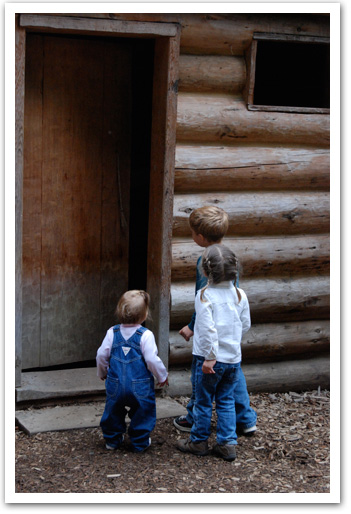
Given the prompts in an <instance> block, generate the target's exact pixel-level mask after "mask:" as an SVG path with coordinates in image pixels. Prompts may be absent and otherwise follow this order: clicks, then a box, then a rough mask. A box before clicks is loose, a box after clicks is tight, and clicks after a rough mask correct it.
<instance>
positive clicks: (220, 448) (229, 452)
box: [212, 444, 236, 462]
mask: <svg viewBox="0 0 351 514" xmlns="http://www.w3.org/2000/svg"><path fill="white" fill-rule="evenodd" d="M235 446H236V445H235V444H215V445H214V447H213V448H212V453H214V454H215V455H217V457H221V458H222V459H224V460H227V461H228V462H231V461H233V460H235V458H236V451H235Z"/></svg>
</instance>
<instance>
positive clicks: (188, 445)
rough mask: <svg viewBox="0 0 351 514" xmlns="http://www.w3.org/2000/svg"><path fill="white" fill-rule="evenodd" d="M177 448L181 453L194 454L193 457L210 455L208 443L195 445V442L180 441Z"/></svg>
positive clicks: (188, 440)
mask: <svg viewBox="0 0 351 514" xmlns="http://www.w3.org/2000/svg"><path fill="white" fill-rule="evenodd" d="M177 448H178V450H180V451H181V452H184V453H192V454H193V455H201V456H204V455H208V454H209V448H208V444H207V441H201V442H199V443H194V442H193V441H190V439H179V441H178V442H177Z"/></svg>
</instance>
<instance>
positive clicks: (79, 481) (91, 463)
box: [16, 390, 330, 494]
mask: <svg viewBox="0 0 351 514" xmlns="http://www.w3.org/2000/svg"><path fill="white" fill-rule="evenodd" d="M329 399H330V395H329V391H319V390H318V391H308V392H305V393H294V392H291V393H289V394H288V393H284V394H278V393H275V394H252V395H251V404H252V406H253V407H254V408H255V410H256V411H257V414H258V422H257V427H258V430H257V432H256V434H255V435H254V436H253V437H250V438H249V437H243V436H241V437H239V438H238V447H237V458H236V460H235V461H233V462H225V461H223V460H222V459H220V458H217V457H215V456H213V455H211V454H210V455H208V456H206V457H197V456H194V455H191V454H184V453H181V452H180V451H178V450H177V449H176V447H175V445H176V442H177V440H178V439H180V438H184V437H187V434H184V433H181V432H179V431H178V430H177V429H176V428H175V427H174V426H173V420H172V419H163V420H158V421H157V424H156V428H155V430H154V432H153V433H152V445H151V447H150V448H149V449H148V450H147V451H146V452H145V453H142V454H134V453H131V452H130V451H129V450H128V446H127V445H126V446H125V447H123V448H122V449H120V450H117V451H115V452H111V451H108V450H106V449H105V447H104V443H103V438H102V435H101V431H100V429H98V428H94V429H81V430H71V431H65V432H47V433H41V434H38V435H35V436H32V437H29V436H27V435H26V434H25V433H23V432H21V431H19V430H18V428H17V427H16V492H17V493H160V494H162V493H328V492H329V483H330V481H329V478H330V475H329V473H330V470H329V442H330V441H329ZM177 400H178V401H179V402H180V403H182V404H183V405H186V403H187V400H188V399H187V398H184V397H182V398H177ZM214 431H215V415H214V416H213V434H212V435H211V438H210V441H209V442H210V445H211V444H213V443H214V442H215V435H214Z"/></svg>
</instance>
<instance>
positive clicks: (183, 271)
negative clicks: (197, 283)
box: [172, 234, 330, 281]
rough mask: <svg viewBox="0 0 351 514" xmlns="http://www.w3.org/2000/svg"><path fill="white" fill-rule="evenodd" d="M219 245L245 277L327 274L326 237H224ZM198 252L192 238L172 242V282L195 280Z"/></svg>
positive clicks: (198, 249) (328, 251)
mask: <svg viewBox="0 0 351 514" xmlns="http://www.w3.org/2000/svg"><path fill="white" fill-rule="evenodd" d="M223 243H224V244H225V245H226V246H228V247H229V248H230V249H231V250H232V251H233V252H234V253H235V254H236V255H237V257H238V258H239V263H240V275H241V276H242V277H245V278H253V277H258V276H265V277H269V276H279V277H282V276H291V275H294V276H295V275H298V274H300V275H301V274H304V275H316V274H324V275H326V274H327V273H329V268H330V265H329V263H330V238H329V235H324V234H323V235H308V236H293V237H280V238H273V237H254V238H235V239H234V238H225V239H224V240H223ZM201 253H202V249H201V248H200V247H199V246H198V245H196V244H195V243H194V241H193V240H192V239H173V242H172V281H178V280H182V281H187V280H195V267H196V262H197V259H198V258H199V256H200V255H201Z"/></svg>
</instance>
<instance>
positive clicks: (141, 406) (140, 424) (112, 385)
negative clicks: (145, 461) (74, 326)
mask: <svg viewBox="0 0 351 514" xmlns="http://www.w3.org/2000/svg"><path fill="white" fill-rule="evenodd" d="M146 330H147V329H146V328H144V327H139V328H138V329H137V330H136V332H135V333H134V334H133V335H132V336H131V337H130V338H129V339H128V340H127V341H126V340H125V339H124V338H123V337H122V334H121V331H120V325H116V326H115V327H114V328H113V333H114V337H113V343H112V347H111V354H110V365H109V369H108V372H107V378H106V405H105V410H104V413H103V415H102V418H101V421H100V426H101V428H102V432H103V435H104V439H105V441H106V443H107V444H109V445H110V446H113V447H115V448H118V447H119V446H120V445H121V444H122V442H123V434H124V433H125V432H126V422H125V417H126V414H127V410H126V407H130V410H129V412H128V416H129V418H130V419H131V422H130V425H129V428H128V435H129V438H130V442H131V444H132V447H133V449H134V451H136V452H140V451H143V450H145V449H146V448H147V447H148V446H149V436H150V432H151V431H152V430H153V429H154V428H155V424H156V402H155V389H154V378H153V375H152V373H151V372H150V371H149V370H148V369H147V367H146V363H145V360H144V358H143V355H142V353H141V349H140V339H141V336H142V335H143V333H144V332H145V331H146Z"/></svg>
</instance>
